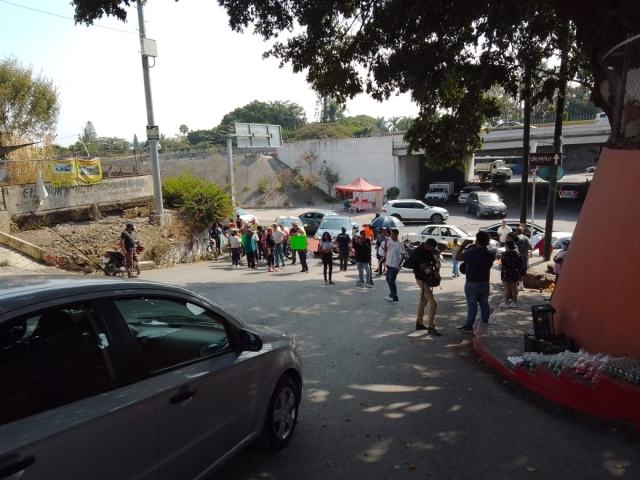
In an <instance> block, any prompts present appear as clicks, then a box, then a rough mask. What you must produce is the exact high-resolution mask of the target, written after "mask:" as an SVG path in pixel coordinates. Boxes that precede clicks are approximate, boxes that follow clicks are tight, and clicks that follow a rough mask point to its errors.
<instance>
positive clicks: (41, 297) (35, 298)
mask: <svg viewBox="0 0 640 480" xmlns="http://www.w3.org/2000/svg"><path fill="white" fill-rule="evenodd" d="M150 288H152V289H154V290H167V291H171V292H176V293H177V292H181V293H190V292H187V291H186V290H183V289H181V288H179V287H173V286H171V285H165V284H162V283H156V282H150V281H144V280H138V279H136V280H131V279H124V278H117V277H100V276H90V275H15V276H11V277H8V278H6V279H3V281H2V283H0V305H1V306H0V314H2V313H5V312H9V311H12V310H15V309H17V308H22V307H26V306H29V305H33V304H34V303H41V302H45V303H46V302H47V301H53V300H57V299H59V298H62V297H69V296H72V295H82V294H87V293H93V294H95V293H98V292H104V293H107V292H113V293H116V292H119V293H124V292H131V291H135V290H145V289H150Z"/></svg>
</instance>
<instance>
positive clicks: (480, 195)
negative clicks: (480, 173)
mask: <svg viewBox="0 0 640 480" xmlns="http://www.w3.org/2000/svg"><path fill="white" fill-rule="evenodd" d="M464 209H465V211H466V212H467V213H475V214H476V216H477V217H478V218H482V217H488V216H500V217H503V218H504V217H506V216H507V206H506V205H505V204H504V202H503V201H502V199H501V198H500V197H498V195H496V194H495V193H492V192H471V193H470V194H469V196H468V197H467V201H466V203H465V207H464Z"/></svg>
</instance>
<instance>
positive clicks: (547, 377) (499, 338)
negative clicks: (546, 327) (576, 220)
mask: <svg viewBox="0 0 640 480" xmlns="http://www.w3.org/2000/svg"><path fill="white" fill-rule="evenodd" d="M550 263H552V262H545V261H544V260H542V259H539V258H538V259H536V257H534V258H532V261H531V269H530V273H531V275H532V277H535V278H533V280H532V282H531V283H529V284H536V283H538V282H540V280H541V277H546V279H547V280H551V279H552V277H553V275H551V274H547V265H548V264H550ZM525 285H527V282H525ZM518 293H519V295H518V308H504V307H502V308H501V307H498V306H497V305H498V304H499V303H500V302H499V300H498V299H497V298H496V297H495V296H494V298H492V299H491V303H492V304H494V305H496V307H495V309H494V311H493V313H492V315H491V317H490V318H489V323H486V324H483V323H476V325H475V328H474V332H473V347H474V350H475V351H476V353H477V354H478V355H479V356H480V358H482V360H483V361H484V362H485V363H487V364H489V365H491V366H492V367H494V368H495V369H497V370H498V371H500V372H501V373H502V374H503V375H505V376H506V377H508V378H510V379H511V380H513V381H516V382H518V383H520V384H521V385H523V386H525V387H527V388H529V389H530V390H532V391H534V392H536V393H538V394H540V395H542V396H543V397H545V398H547V399H548V400H551V401H552V402H555V403H557V404H560V405H563V406H565V407H569V408H572V409H575V410H580V411H582V412H584V413H587V414H589V415H594V416H597V417H601V418H605V419H607V420H610V421H613V422H620V421H629V422H631V423H632V424H633V425H634V426H635V428H636V429H639V430H640V411H639V410H638V408H637V405H640V388H639V387H638V386H636V385H632V384H630V383H627V382H624V381H620V380H618V379H616V378H613V377H609V376H608V375H602V376H601V378H600V379H599V380H598V381H591V380H589V379H587V378H585V377H584V376H581V375H577V374H576V373H575V372H574V371H573V370H572V369H563V370H562V371H561V372H560V373H557V372H552V371H551V370H549V369H548V368H547V365H546V364H541V365H539V366H538V367H537V368H536V369H535V370H534V371H528V370H525V369H523V368H521V367H520V366H516V365H513V364H512V363H510V362H509V361H508V360H507V358H508V357H520V356H522V354H523V353H524V348H525V346H524V336H525V335H524V334H525V333H530V334H533V315H532V313H531V307H532V306H534V305H545V304H548V303H549V302H548V299H549V297H550V293H548V292H544V291H541V290H540V289H531V288H525V291H524V292H518ZM591 353H597V352H591ZM605 353H606V352H605Z"/></svg>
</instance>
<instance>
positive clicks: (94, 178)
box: [77, 158, 102, 185]
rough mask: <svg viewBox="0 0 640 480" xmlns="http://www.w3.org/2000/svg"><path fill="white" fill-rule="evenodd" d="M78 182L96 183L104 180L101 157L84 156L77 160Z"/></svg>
mask: <svg viewBox="0 0 640 480" xmlns="http://www.w3.org/2000/svg"><path fill="white" fill-rule="evenodd" d="M77 166H78V182H80V183H82V184H89V185H91V184H94V183H99V182H101V181H102V167H101V165H100V159H99V158H91V159H89V158H83V159H78V160H77Z"/></svg>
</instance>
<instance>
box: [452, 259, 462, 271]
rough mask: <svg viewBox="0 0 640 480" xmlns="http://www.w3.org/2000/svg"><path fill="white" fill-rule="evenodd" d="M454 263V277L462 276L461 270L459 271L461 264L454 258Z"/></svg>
mask: <svg viewBox="0 0 640 480" xmlns="http://www.w3.org/2000/svg"><path fill="white" fill-rule="evenodd" d="M452 263H453V275H460V270H458V265H460V262H459V261H458V260H456V259H455V258H454V259H453V262H452Z"/></svg>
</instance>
